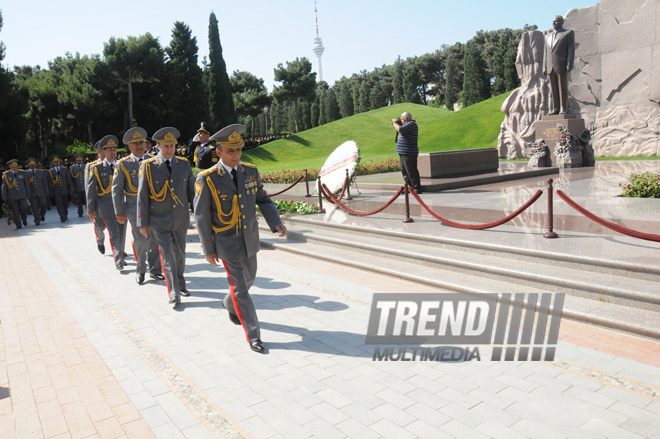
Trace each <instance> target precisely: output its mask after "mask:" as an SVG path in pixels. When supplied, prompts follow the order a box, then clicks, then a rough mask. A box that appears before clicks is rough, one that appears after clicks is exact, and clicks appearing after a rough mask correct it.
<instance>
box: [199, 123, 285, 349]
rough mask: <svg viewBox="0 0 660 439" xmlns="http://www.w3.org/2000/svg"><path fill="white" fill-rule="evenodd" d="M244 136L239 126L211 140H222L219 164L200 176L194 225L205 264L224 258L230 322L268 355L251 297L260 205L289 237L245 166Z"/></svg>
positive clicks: (252, 345)
mask: <svg viewBox="0 0 660 439" xmlns="http://www.w3.org/2000/svg"><path fill="white" fill-rule="evenodd" d="M244 132H245V127H244V126H243V125H239V124H234V125H229V126H228V127H225V128H223V129H222V130H220V131H218V132H217V133H215V134H214V135H213V136H212V137H211V138H212V139H214V140H216V141H217V145H218V155H219V156H220V161H219V162H218V164H217V165H215V166H214V167H212V168H210V169H207V170H206V171H202V172H200V173H199V174H197V181H196V182H195V225H196V226H197V232H198V233H199V239H200V241H201V244H202V251H203V253H204V256H205V257H206V260H207V261H208V262H209V263H210V264H212V265H217V264H218V262H219V260H220V259H222V263H223V265H224V267H225V270H226V271H227V280H228V283H229V290H230V294H227V295H226V296H225V297H224V299H223V301H222V304H223V305H224V307H225V308H226V309H227V311H228V312H229V320H231V321H232V322H233V323H234V324H237V325H243V329H244V330H245V334H246V337H247V340H248V343H250V348H251V349H252V350H253V351H255V352H259V353H263V352H264V345H263V342H262V341H261V335H260V331H259V320H258V319H257V313H256V310H255V308H254V304H253V303H252V299H251V298H250V294H249V289H250V287H251V286H252V283H253V282H254V279H255V277H256V273H257V252H258V251H259V229H258V224H257V213H256V206H257V205H259V209H261V213H262V214H263V216H264V218H265V219H266V222H267V223H268V226H269V227H270V228H271V230H272V231H273V232H276V231H279V232H280V236H286V234H287V230H286V227H285V226H284V224H282V220H281V219H280V215H279V214H278V213H277V207H275V204H274V203H273V202H272V201H271V199H270V198H269V197H268V194H267V193H266V191H265V190H264V188H263V186H262V184H261V179H260V177H259V171H257V168H256V167H255V166H254V165H250V164H247V163H241V162H240V159H241V154H242V149H243V145H244V143H243V139H242V138H241V134H243V133H244Z"/></svg>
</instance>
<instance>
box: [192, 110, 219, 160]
mask: <svg viewBox="0 0 660 439" xmlns="http://www.w3.org/2000/svg"><path fill="white" fill-rule="evenodd" d="M195 138H197V139H198V140H199V143H200V145H199V146H198V147H197V148H196V149H195V167H196V168H197V170H198V171H201V170H204V169H208V168H210V167H211V166H213V165H215V164H216V163H218V155H217V153H216V152H215V148H214V147H213V143H211V141H210V140H211V131H210V128H209V127H208V125H206V122H202V123H201V125H200V127H199V129H198V130H197V134H196V135H195ZM193 140H194V139H193Z"/></svg>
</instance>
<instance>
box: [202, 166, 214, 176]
mask: <svg viewBox="0 0 660 439" xmlns="http://www.w3.org/2000/svg"><path fill="white" fill-rule="evenodd" d="M213 171H215V166H212V167H210V168H208V169H204V170H203V171H202V172H200V174H202V176H204V177H207V176H208V175H209V174H211V173H212V172H213Z"/></svg>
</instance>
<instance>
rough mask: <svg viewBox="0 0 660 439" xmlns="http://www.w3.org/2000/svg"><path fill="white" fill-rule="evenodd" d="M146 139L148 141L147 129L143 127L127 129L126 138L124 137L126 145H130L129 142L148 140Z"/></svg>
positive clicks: (123, 140)
mask: <svg viewBox="0 0 660 439" xmlns="http://www.w3.org/2000/svg"><path fill="white" fill-rule="evenodd" d="M146 141H147V130H145V129H144V128H141V127H133V128H131V129H130V130H128V131H126V133H125V134H124V138H123V139H122V142H124V145H128V144H129V143H136V142H146Z"/></svg>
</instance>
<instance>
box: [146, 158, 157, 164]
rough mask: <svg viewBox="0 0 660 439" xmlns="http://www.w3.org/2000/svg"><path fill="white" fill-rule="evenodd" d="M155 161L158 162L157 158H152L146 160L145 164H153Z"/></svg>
mask: <svg viewBox="0 0 660 439" xmlns="http://www.w3.org/2000/svg"><path fill="white" fill-rule="evenodd" d="M155 160H156V157H152V158H150V159H146V160H145V161H144V162H145V163H151V162H153V161H155Z"/></svg>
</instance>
